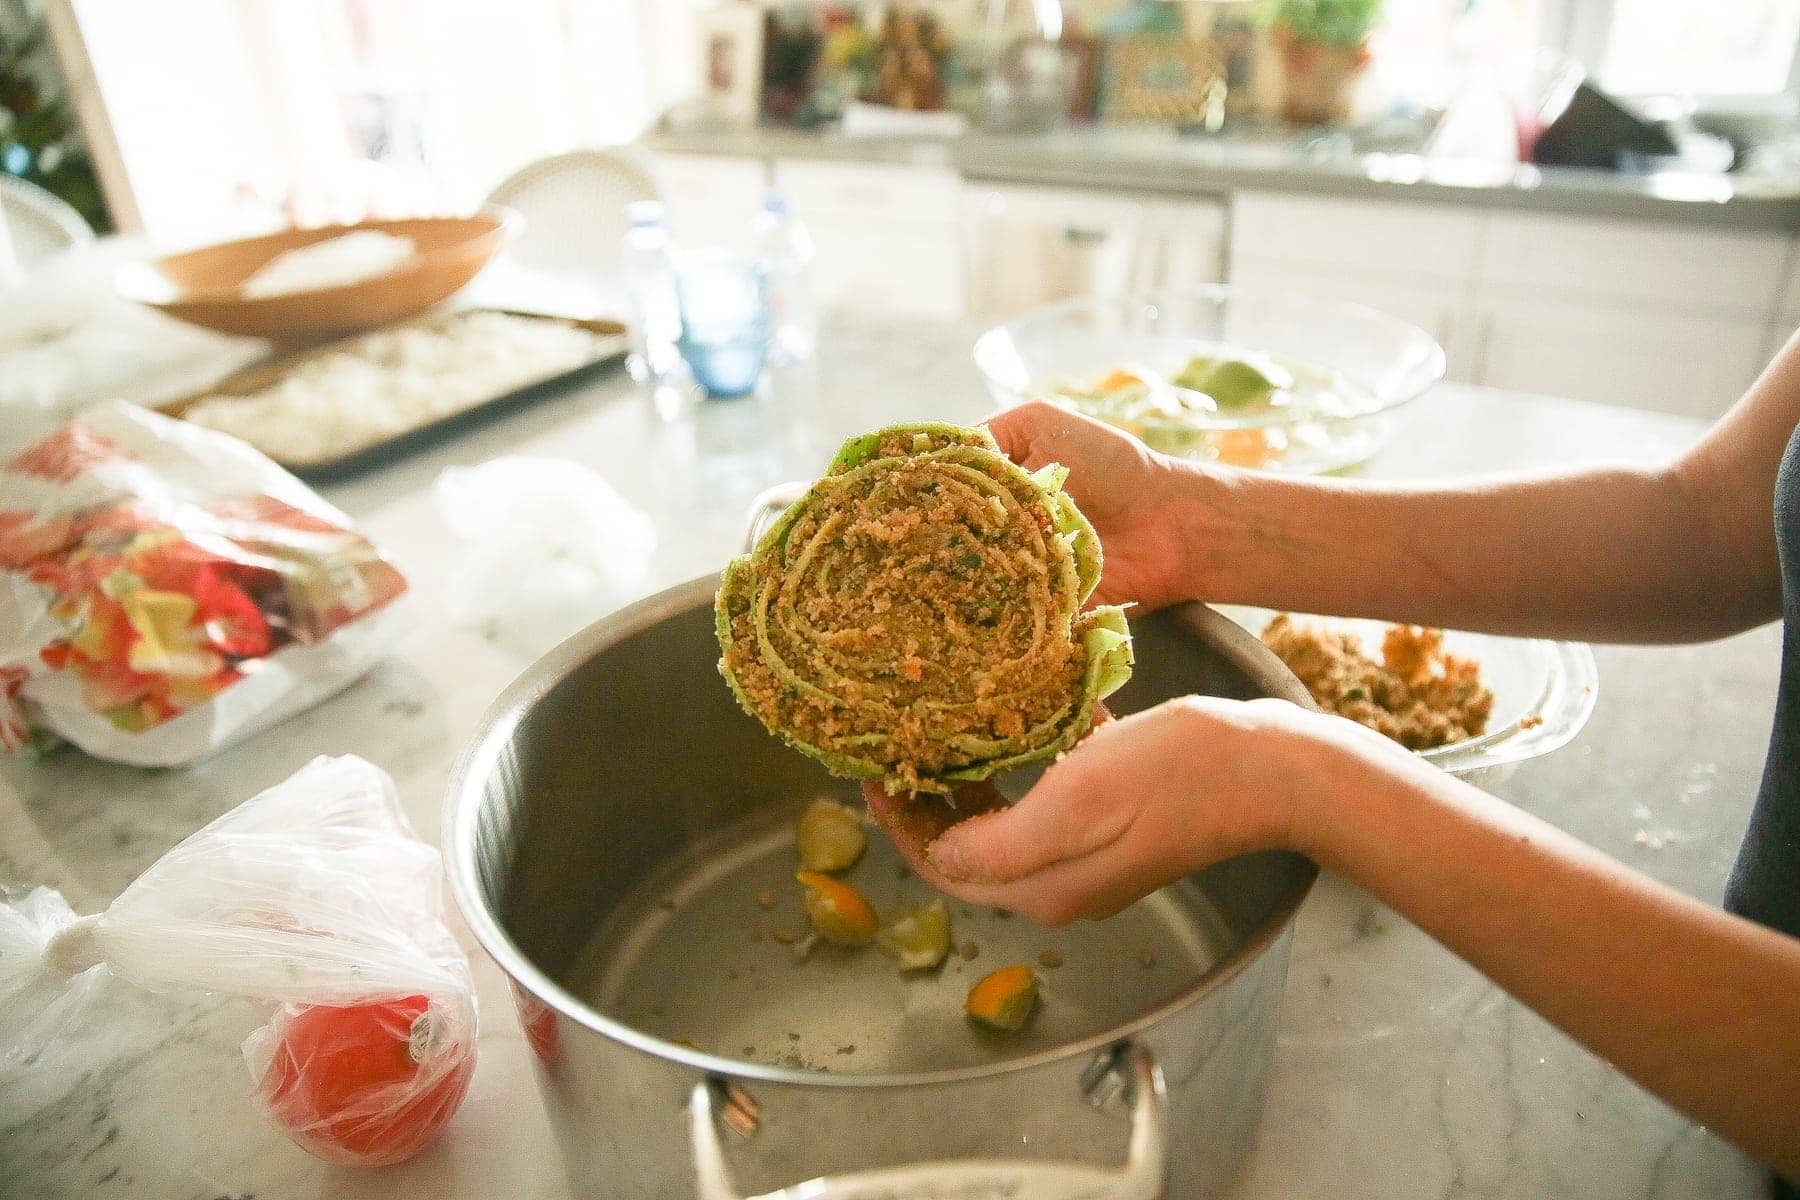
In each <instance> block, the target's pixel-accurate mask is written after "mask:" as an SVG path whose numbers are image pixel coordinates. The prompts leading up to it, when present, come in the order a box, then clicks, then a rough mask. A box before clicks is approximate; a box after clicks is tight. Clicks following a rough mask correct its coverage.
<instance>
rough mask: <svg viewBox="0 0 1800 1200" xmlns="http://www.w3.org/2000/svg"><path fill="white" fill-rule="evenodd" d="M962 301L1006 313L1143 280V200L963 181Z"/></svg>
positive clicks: (989, 316) (984, 313)
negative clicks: (964, 291) (965, 280)
mask: <svg viewBox="0 0 1800 1200" xmlns="http://www.w3.org/2000/svg"><path fill="white" fill-rule="evenodd" d="M964 211H965V213H966V222H965V226H964V240H965V244H966V245H967V247H968V307H969V311H970V312H971V313H973V314H975V315H977V316H979V317H981V318H983V319H986V320H996V321H999V320H1006V319H1008V318H1010V317H1015V316H1017V315H1018V314H1020V313H1022V312H1025V311H1026V310H1027V309H1031V308H1036V307H1037V306H1038V305H1040V304H1048V303H1050V302H1052V301H1055V300H1065V299H1068V298H1070V297H1074V296H1084V295H1111V294H1116V293H1119V292H1126V291H1132V290H1134V289H1136V288H1140V287H1143V286H1146V284H1147V282H1148V281H1147V280H1146V279H1145V278H1144V272H1145V270H1146V267H1147V261H1148V260H1147V247H1146V235H1147V233H1148V230H1149V217H1150V206H1149V205H1148V204H1146V203H1145V202H1143V201H1141V200H1137V199H1132V198H1129V197H1124V196H1116V195H1112V196H1109V195H1107V194H1105V193H1091V192H1082V191H1074V190H1068V189H1056V188H1033V187H1010V186H1009V187H983V188H970V189H969V191H968V193H967V194H966V196H965V198H964Z"/></svg>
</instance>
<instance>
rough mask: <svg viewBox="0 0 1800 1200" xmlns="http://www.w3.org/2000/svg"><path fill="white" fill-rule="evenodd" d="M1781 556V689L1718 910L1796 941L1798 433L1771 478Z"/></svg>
mask: <svg viewBox="0 0 1800 1200" xmlns="http://www.w3.org/2000/svg"><path fill="white" fill-rule="evenodd" d="M1775 544H1776V548H1777V549H1778V550H1779V551H1780V554H1781V591H1782V613H1783V624H1782V637H1781V688H1780V691H1779V693H1778V694H1777V696H1776V699H1775V728H1774V731H1773V732H1772V733H1771V734H1770V735H1769V757H1768V760H1767V761H1766V762H1765V763H1764V764H1763V777H1762V787H1761V789H1760V790H1759V791H1758V792H1757V796H1756V808H1755V809H1754V810H1753V811H1752V812H1751V814H1750V826H1749V828H1748V829H1747V830H1745V832H1744V844H1743V845H1742V846H1741V847H1740V848H1739V850H1738V857H1737V865H1736V866H1735V867H1733V868H1732V871H1731V881H1730V882H1729V883H1728V884H1727V885H1726V887H1725V907H1726V908H1728V909H1730V910H1731V911H1732V912H1734V913H1739V914H1741V915H1743V916H1746V917H1749V918H1750V919H1751V920H1753V921H1760V922H1762V923H1763V924H1764V925H1769V926H1772V927H1774V928H1776V929H1779V930H1781V931H1782V932H1783V933H1787V934H1790V935H1792V936H1794V937H1800V428H1796V429H1795V430H1794V433H1793V436H1792V437H1791V438H1790V439H1789V440H1788V447H1787V453H1786V454H1784V455H1782V458H1781V471H1780V473H1779V474H1778V475H1777V476H1776V478H1775Z"/></svg>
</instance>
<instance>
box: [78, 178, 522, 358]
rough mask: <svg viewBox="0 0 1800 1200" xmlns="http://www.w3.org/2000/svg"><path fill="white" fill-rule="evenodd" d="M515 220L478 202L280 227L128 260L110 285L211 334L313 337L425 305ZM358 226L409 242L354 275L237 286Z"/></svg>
mask: <svg viewBox="0 0 1800 1200" xmlns="http://www.w3.org/2000/svg"><path fill="white" fill-rule="evenodd" d="M522 224H523V218H521V217H520V216H519V214H517V213H515V212H513V211H512V210H511V209H507V208H498V207H487V208H483V209H482V210H480V211H479V212H477V213H475V214H474V215H473V216H467V217H411V218H407V219H404V220H394V221H361V222H358V223H357V224H354V225H322V226H319V227H318V228H315V229H284V230H282V231H281V232H279V233H270V234H264V235H263V236H261V237H252V238H241V239H239V240H237V241H232V242H220V243H218V244H217V245H214V246H205V247H202V248H201V249H198V250H186V251H183V252H181V253H180V254H170V255H166V256H165V257H162V258H158V259H153V260H151V261H149V262H140V263H131V264H129V265H127V266H126V267H124V268H123V269H121V270H120V271H119V274H118V277H117V278H116V279H115V280H114V283H113V286H114V289H115V290H116V291H117V292H118V294H119V295H121V296H123V297H124V298H125V299H127V300H132V301H135V302H137V303H139V304H144V305H148V306H149V307H151V308H154V309H157V310H158V311H160V312H164V313H167V314H168V315H169V316H171V317H175V318H178V319H179V320H183V321H186V322H188V323H189V324H191V325H200V326H203V327H205V328H207V329H212V330H216V331H218V332H219V333H233V334H241V335H243V336H245V337H260V338H273V339H275V340H277V341H283V342H307V341H319V340H323V339H325V338H331V337H342V336H344V335H346V334H351V333H360V332H362V331H363V330H366V329H373V328H375V327H376V326H379V325H386V324H389V323H390V322H393V321H398V320H402V319H404V318H406V317H410V316H413V315H414V314H416V313H420V312H423V311H424V310H425V309H428V308H430V307H431V306H432V305H434V304H436V303H438V302H439V301H441V300H443V299H445V298H446V297H448V296H449V295H451V294H452V293H453V292H455V291H456V290H457V289H458V288H460V287H462V286H463V285H464V284H465V283H467V282H469V280H471V279H473V278H474V277H475V275H476V273H477V272H478V271H480V270H481V268H482V267H484V266H486V265H487V264H488V260H489V259H491V258H493V257H494V255H495V254H496V253H497V252H498V251H499V250H500V248H501V247H502V246H504V245H505V244H506V243H507V242H508V241H509V240H511V239H512V238H513V237H514V236H515V235H516V234H517V233H518V231H519V228H520V226H521V225H522ZM364 229H370V230H378V231H380V232H382V233H388V234H393V235H395V236H397V237H409V238H411V239H412V240H413V245H414V246H415V247H416V251H415V253H414V254H413V256H412V257H411V258H408V259H406V260H405V261H404V262H401V263H399V264H397V265H396V266H395V267H394V268H393V269H392V270H389V271H385V272H383V273H382V274H380V275H377V276H375V277H373V278H371V279H364V280H360V281H358V282H356V283H348V284H341V285H338V286H334V287H321V288H310V289H307V290H304V291H297V292H287V293H284V294H282V295H279V296H246V295H244V293H243V291H242V288H243V285H244V283H245V281H246V280H248V279H249V278H250V277H251V276H252V275H254V274H256V272H258V271H260V270H261V269H262V268H263V267H264V266H266V265H268V264H269V263H270V262H271V261H273V260H274V259H275V258H276V257H277V256H278V255H281V254H285V253H287V252H288V251H290V250H294V249H297V248H298V247H301V246H308V245H311V244H313V243H314V242H322V241H325V240H326V239H328V238H334V237H340V236H342V235H343V234H346V233H351V232H354V231H357V230H364Z"/></svg>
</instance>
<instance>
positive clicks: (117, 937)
mask: <svg viewBox="0 0 1800 1200" xmlns="http://www.w3.org/2000/svg"><path fill="white" fill-rule="evenodd" d="M108 975H110V976H112V977H114V978H115V979H117V980H122V981H124V982H126V983H128V984H130V985H132V986H134V987H136V988H142V989H145V990H148V991H152V992H168V991H174V990H177V989H199V990H204V991H208V992H213V993H223V994H228V995H235V996H242V997H247V998H250V999H252V1000H255V1001H260V1002H263V1003H265V1004H267V1005H269V1006H270V1008H271V1010H272V1011H271V1013H270V1017H269V1021H268V1023H267V1024H265V1025H263V1026H261V1027H260V1028H258V1029H257V1030H256V1031H255V1032H253V1033H252V1034H251V1035H250V1036H249V1037H248V1038H247V1039H246V1040H245V1042H244V1061H245V1063H246V1065H247V1066H248V1067H249V1069H250V1081H251V1086H252V1091H253V1094H254V1096H255V1099H256V1102H257V1105H258V1107H259V1108H260V1109H261V1111H262V1112H263V1114H264V1115H265V1116H267V1117H268V1118H269V1119H270V1120H272V1121H274V1122H275V1123H276V1124H277V1125H278V1126H280V1127H281V1129H282V1130H283V1131H284V1132H286V1133H287V1135H288V1136H289V1137H291V1138H293V1140H294V1141H295V1142H297V1143H299V1144H300V1145H301V1146H302V1147H303V1148H305V1149H306V1150H308V1151H310V1152H312V1153H313V1154H315V1155H317V1156H318V1157H320V1158H323V1159H325V1160H327V1161H328V1162H335V1163H344V1164H353V1165H366V1166H373V1165H380V1164H385V1163H394V1162H400V1161H401V1160H403V1159H406V1158H410V1157H411V1156H412V1155H414V1154H416V1153H418V1151H419V1150H421V1149H422V1148H423V1147H424V1146H425V1145H426V1144H427V1143H428V1142H430V1141H431V1139H432V1138H433V1137H434V1136H435V1135H436V1134H437V1132H438V1131H439V1130H440V1129H441V1128H442V1127H443V1125H444V1123H445V1122H446V1121H448V1120H449V1119H450V1117H451V1116H452V1115H453V1114H454V1113H455V1112H456V1109H457V1107H458V1106H459V1105H460V1104H461V1103H462V1099H463V1096H464V1094H465V1093H466V1092H467V1090H468V1086H469V1079H470V1077H471V1075H472V1074H473V1072H474V1067H475V1031H476V1021H475V993H474V987H473V984H472V982H471V980H470V976H469V964H468V960H467V958H466V957H465V956H464V955H463V953H462V951H461V949H460V948H459V947H458V946H457V945H456V942H455V940H454V939H453V938H452V936H451V934H450V931H449V929H448V928H446V926H445V925H444V921H443V910H442V905H441V863H440V860H439V858H438V854H437V851H436V850H435V849H433V848H432V847H430V846H428V845H426V844H425V843H424V842H422V841H420V840H419V838H418V837H417V835H415V834H414V833H413V831H412V829H411V828H410V826H409V825H408V824H407V822H406V818H405V816H404V815H403V814H402V813H401V811H400V806H399V803H398V800H397V798H396V796H395V793H394V787H393V783H392V782H391V781H390V780H389V779H388V777H387V775H386V774H385V773H383V772H382V771H381V770H379V769H378V768H376V767H374V766H372V765H370V764H369V763H367V762H364V761H363V760H362V759H359V758H354V757H344V758H320V759H315V760H314V761H313V762H312V763H311V764H309V765H308V766H306V767H305V768H303V769H302V770H300V771H299V772H298V773H296V774H295V775H293V776H292V777H291V778H289V779H288V780H287V781H286V782H284V783H281V784H279V785H277V786H276V787H273V788H271V789H269V790H268V791H266V792H263V793H262V794H261V795H258V796H256V797H254V798H252V799H250V800H247V801H245V802H244V803H243V804H241V805H239V806H238V807H237V808H235V809H233V810H232V811H231V812H228V813H226V814H225V815H224V816H222V817H220V818H219V819H218V820H216V821H214V822H213V823H212V824H210V825H208V826H206V827H205V828H204V829H202V830H200V831H199V832H198V833H195V834H194V835H193V836H191V837H189V838H188V839H187V840H186V841H184V842H182V843H181V844H180V845H178V846H176V847H175V848H174V849H172V850H170V851H169V852H168V853H167V854H165V855H164V856H163V857H162V858H161V859H159V860H158V861H157V862H155V863H154V864H152V865H151V867H150V868H149V869H148V870H146V871H145V872H144V873H143V874H142V875H141V876H139V877H138V879H137V880H136V881H135V882H134V883H132V884H131V885H130V886H129V887H127V888H126V889H125V890H124V891H123V892H122V893H120V895H119V897H118V898H117V899H116V900H114V901H113V902H112V904H111V906H110V907H108V908H107V909H106V911H105V912H103V913H99V914H96V915H94V916H89V917H77V916H76V915H75V914H74V913H72V912H71V911H70V910H69V908H68V906H67V905H66V904H65V903H63V900H62V897H61V896H60V895H58V894H57V893H56V892H54V891H52V890H50V889H48V888H39V889H36V890H35V891H33V892H31V893H30V894H29V895H27V896H25V897H24V898H23V899H22V900H20V901H18V902H16V903H11V904H5V905H0V1097H6V1098H7V1099H8V1101H9V1103H11V1104H19V1103H21V1101H19V1099H18V1096H17V1093H18V1090H19V1089H20V1088H22V1087H29V1086H31V1085H32V1082H33V1078H34V1077H38V1076H43V1075H45V1074H54V1073H55V1072H56V1071H57V1070H58V1066H59V1055H60V1054H62V1052H63V1050H64V1046H65V1042H67V1043H69V1051H70V1054H71V1055H73V1054H75V1053H76V1048H75V1047H74V1045H73V1042H74V1037H73V1032H74V1027H75V1026H76V1025H78V1024H79V1023H81V1021H82V1019H83V1016H84V1014H83V1009H84V1007H90V1006H91V1004H92V997H93V996H94V994H95V993H96V991H97V990H98V988H100V987H101V986H102V985H103V984H105V983H107V982H110V981H109V980H108V979H106V978H105V977H106V976H108ZM124 1002H129V996H128V995H127V997H126V1000H125V1001H124ZM119 1003H121V1001H120V1000H118V999H117V998H114V999H113V1004H114V1005H115V1006H116V1005H118V1004H119ZM109 1016H116V1019H117V1020H118V1021H119V1022H120V1023H121V1024H128V1023H129V1022H128V1020H127V1016H126V1014H111V1013H109ZM119 1049H121V1050H122V1049H123V1048H122V1047H121V1048H119ZM38 1086H40V1087H41V1086H44V1085H43V1083H42V1082H41V1081H40V1082H39V1084H38Z"/></svg>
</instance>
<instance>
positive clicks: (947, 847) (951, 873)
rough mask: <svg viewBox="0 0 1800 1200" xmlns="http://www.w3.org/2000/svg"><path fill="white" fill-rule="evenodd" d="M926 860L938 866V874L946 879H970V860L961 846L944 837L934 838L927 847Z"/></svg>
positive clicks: (965, 880)
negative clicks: (964, 854) (964, 855)
mask: <svg viewBox="0 0 1800 1200" xmlns="http://www.w3.org/2000/svg"><path fill="white" fill-rule="evenodd" d="M925 860H926V861H927V862H929V863H930V864H931V865H932V866H933V867H936V868H937V871H938V874H940V875H942V876H943V877H944V878H945V879H954V880H957V881H959V882H967V881H968V878H969V863H968V860H967V859H966V858H964V857H963V853H962V850H961V848H960V847H958V846H957V845H956V843H954V842H949V841H946V840H945V839H944V838H942V837H940V838H937V839H935V840H933V841H932V842H931V843H930V844H929V845H927V846H926V847H925Z"/></svg>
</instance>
